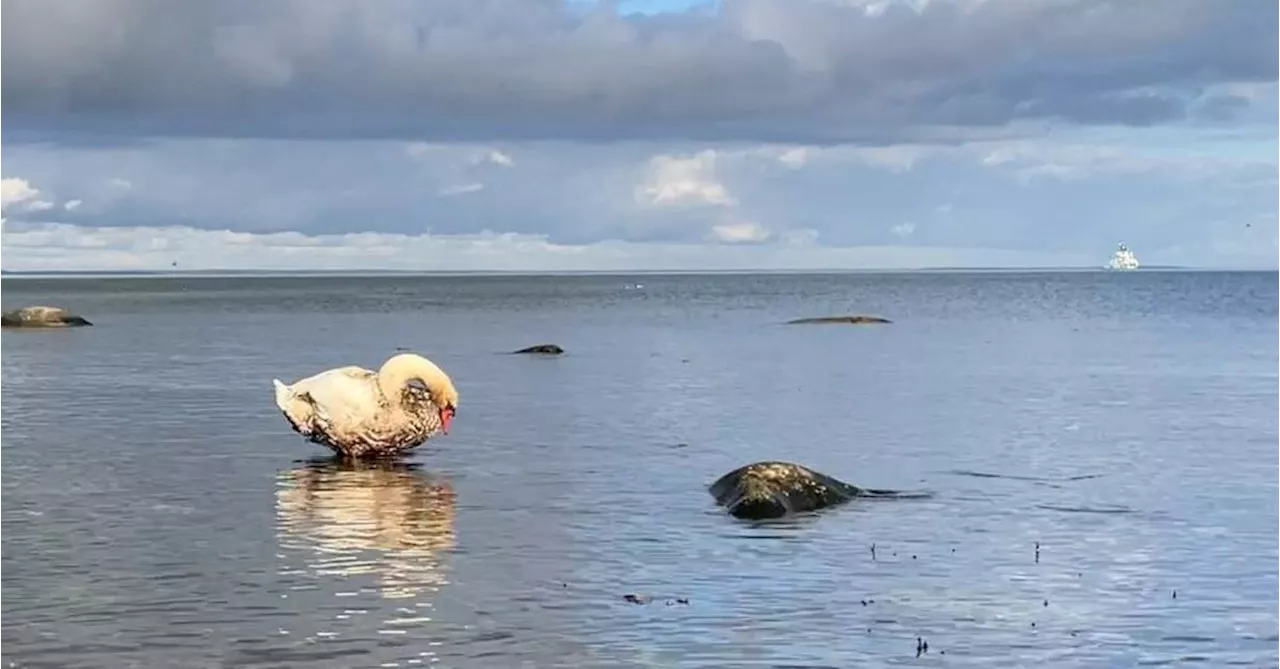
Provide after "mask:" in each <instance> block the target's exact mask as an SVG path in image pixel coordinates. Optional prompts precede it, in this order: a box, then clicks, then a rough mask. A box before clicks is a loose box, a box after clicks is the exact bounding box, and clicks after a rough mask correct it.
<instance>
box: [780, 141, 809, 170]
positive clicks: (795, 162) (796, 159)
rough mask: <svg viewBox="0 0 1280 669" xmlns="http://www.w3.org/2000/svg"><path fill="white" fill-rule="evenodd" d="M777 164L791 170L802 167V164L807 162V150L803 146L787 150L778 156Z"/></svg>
mask: <svg viewBox="0 0 1280 669" xmlns="http://www.w3.org/2000/svg"><path fill="white" fill-rule="evenodd" d="M778 162H780V163H782V164H783V165H786V166H787V167H790V168H791V169H797V168H800V167H804V164H805V163H807V162H809V149H808V147H804V146H797V147H795V148H791V149H787V150H785V151H783V152H782V153H781V154H780V155H779V156H778Z"/></svg>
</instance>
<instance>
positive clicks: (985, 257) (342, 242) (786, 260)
mask: <svg viewBox="0 0 1280 669" xmlns="http://www.w3.org/2000/svg"><path fill="white" fill-rule="evenodd" d="M749 225H750V224H748V226H749ZM758 232H759V231H758V230H756V229H755V228H752V227H743V228H740V229H736V230H735V233H736V234H742V235H749V234H758ZM814 236H815V235H814V233H813V232H812V231H808V230H796V231H788V232H786V233H782V234H781V235H779V237H780V240H781V241H782V243H773V242H770V243H756V244H745V243H737V244H694V243H688V244H675V243H669V244H667V243H664V244H659V243H652V244H647V243H632V242H619V241H603V242H596V243H593V244H581V245H570V244H557V243H554V242H551V241H549V240H548V239H547V238H546V237H545V236H541V235H520V234H511V233H506V234H498V233H492V232H482V233H478V234H468V235H431V234H422V235H403V234H380V233H368V232H365V233H348V234H342V235H304V234H301V233H297V232H281V233H271V234H252V233H246V232H233V231H230V230H200V229H195V228H187V227H168V228H154V227H151V228H147V227H111V228H95V227H87V226H76V225H71V224H66V223H41V224H31V223H26V224H21V223H20V224H13V223H8V222H7V223H5V225H4V234H3V238H2V239H3V244H2V246H0V252H2V254H3V257H2V259H0V264H3V266H4V268H5V269H7V270H25V271H41V270H44V271H56V270H70V269H75V270H90V271H93V270H97V271H108V270H163V269H169V268H171V267H172V263H174V262H178V264H179V267H181V268H183V269H185V270H201V269H223V270H236V269H239V270H250V269H276V270H368V269H380V270H413V271H432V270H440V271H458V270H473V271H485V270H490V271H500V270H506V271H574V270H579V271H593V270H595V271H604V270H632V269H648V270H695V269H706V270H752V269H840V268H844V269H876V268H911V267H937V266H992V265H1004V266H1010V267H1027V266H1037V265H1039V266H1045V265H1063V264H1089V263H1093V264H1096V262H1095V261H1096V258H1094V257H1092V256H1090V257H1088V258H1084V257H1077V256H1072V255H1070V254H1055V253H1035V252H1027V251H1012V250H1000V249H977V248H973V249H954V248H941V247H927V246H862V247H822V246H815V245H813V244H811V243H810V242H812V241H813V239H814ZM743 241H745V240H743ZM1273 255H1274V254H1273ZM1273 260H1274V257H1273Z"/></svg>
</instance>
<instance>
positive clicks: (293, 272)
mask: <svg viewBox="0 0 1280 669" xmlns="http://www.w3.org/2000/svg"><path fill="white" fill-rule="evenodd" d="M1150 271H1177V272H1272V273H1274V272H1280V268H1263V267H1253V268H1250V267H1238V268H1231V267H1195V266H1187V265H1147V266H1144V267H1142V268H1139V269H1137V270H1112V269H1108V268H1106V267H1093V266H1088V265H1084V266H1081V265H1060V266H1054V265H1047V266H1024V267H1019V266H1014V267H1009V266H963V265H961V266H938V267H897V268H893V267H884V268H812V269H801V268H782V269H764V268H755V269H751V268H740V269H599V270H575V269H565V270H553V269H537V270H532V269H531V270H525V269H511V270H507V269H477V270H429V269H422V270H415V269H403V270H402V269H199V270H174V269H155V270H143V269H136V270H115V269H111V270H109V269H102V270H95V269H86V270H5V269H0V276H3V277H6V278H14V279H36V278H78V277H90V276H92V277H107V278H114V277H119V278H128V277H152V278H201V277H209V278H212V277H230V276H237V275H238V276H262V277H266V276H279V277H289V276H348V277H359V276H371V277H372V276H401V277H409V276H438V277H448V276H458V277H462V276H566V275H568V276H630V275H648V276H661V275H751V274H776V275H787V274H792V275H794V274H914V273H922V274H923V273H966V272H984V273H995V272H1006V273H1018V272H1026V273H1046V272H1098V273H1106V274H1132V273H1143V272H1150Z"/></svg>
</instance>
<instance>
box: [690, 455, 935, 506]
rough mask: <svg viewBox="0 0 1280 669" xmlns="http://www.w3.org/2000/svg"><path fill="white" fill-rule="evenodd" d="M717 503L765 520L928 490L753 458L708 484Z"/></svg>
mask: <svg viewBox="0 0 1280 669" xmlns="http://www.w3.org/2000/svg"><path fill="white" fill-rule="evenodd" d="M707 490H708V492H710V493H711V496H712V497H714V498H715V500H716V503H717V504H719V505H721V506H723V507H725V509H726V510H727V511H728V512H729V513H730V515H733V516H735V517H737V518H743V519H748V520H765V519H771V518H782V517H784V516H788V515H791V514H795V513H804V512H806V511H817V510H818V509H825V508H827V507H831V506H835V505H837V504H843V503H845V502H847V501H849V500H851V499H853V498H855V497H892V498H903V497H927V496H928V494H927V493H903V492H901V491H898V490H878V489H874V488H860V487H858V486H855V485H852V484H849V483H845V482H844V481H841V480H839V479H836V478H833V477H830V476H827V475H826V474H822V473H819V472H815V471H813V470H812V469H809V468H807V467H802V466H800V465H797V464H792V463H790V462H774V461H767V462H755V463H752V464H749V465H746V466H745V467H739V468H737V469H735V470H733V471H731V472H729V473H728V474H725V475H724V476H721V477H720V478H719V479H717V480H716V482H715V483H712V484H711V485H710V486H709V487H708V489H707Z"/></svg>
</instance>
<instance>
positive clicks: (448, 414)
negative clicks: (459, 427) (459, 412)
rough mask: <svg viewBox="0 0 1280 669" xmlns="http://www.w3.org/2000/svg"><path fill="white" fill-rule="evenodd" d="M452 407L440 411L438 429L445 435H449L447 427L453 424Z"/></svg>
mask: <svg viewBox="0 0 1280 669" xmlns="http://www.w3.org/2000/svg"><path fill="white" fill-rule="evenodd" d="M453 414H454V408H453V407H444V408H443V409H441V410H440V429H441V431H443V432H444V433H445V434H449V426H450V425H452V424H453Z"/></svg>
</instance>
